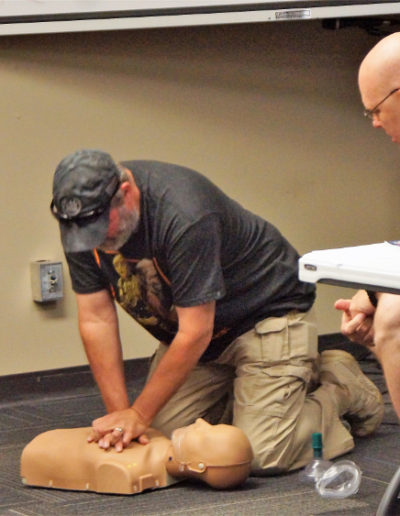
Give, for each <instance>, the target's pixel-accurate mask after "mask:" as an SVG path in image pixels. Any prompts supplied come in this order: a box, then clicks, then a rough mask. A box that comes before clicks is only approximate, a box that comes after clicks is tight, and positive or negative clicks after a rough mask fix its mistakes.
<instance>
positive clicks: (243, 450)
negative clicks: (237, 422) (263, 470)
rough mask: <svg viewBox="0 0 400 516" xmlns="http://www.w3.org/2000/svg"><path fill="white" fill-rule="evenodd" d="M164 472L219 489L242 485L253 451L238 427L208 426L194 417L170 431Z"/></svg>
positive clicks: (202, 420)
mask: <svg viewBox="0 0 400 516" xmlns="http://www.w3.org/2000/svg"><path fill="white" fill-rule="evenodd" d="M172 450H173V451H172V456H171V457H170V458H169V462H168V464H167V469H168V472H169V473H170V474H171V475H173V476H176V477H189V478H197V479H199V480H201V481H203V482H206V483H207V484H209V485H210V486H212V487H215V488H219V489H223V488H226V487H235V486H237V485H239V484H242V483H243V482H244V481H245V480H246V478H247V477H248V475H249V473H250V469H251V461H252V459H253V452H252V449H251V446H250V442H249V440H248V439H247V437H246V435H245V434H244V433H243V431H242V430H240V428H236V427H234V426H231V425H223V424H219V425H210V424H209V423H207V422H206V421H204V419H197V420H196V422H195V423H193V424H192V425H189V426H186V427H183V428H178V429H177V430H175V431H174V432H173V434H172Z"/></svg>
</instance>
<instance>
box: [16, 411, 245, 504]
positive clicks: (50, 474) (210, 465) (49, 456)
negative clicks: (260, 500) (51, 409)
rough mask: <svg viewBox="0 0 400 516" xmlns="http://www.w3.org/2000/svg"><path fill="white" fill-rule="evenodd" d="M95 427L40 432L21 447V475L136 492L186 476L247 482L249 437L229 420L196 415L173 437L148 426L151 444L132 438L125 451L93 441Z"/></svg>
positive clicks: (221, 484) (36, 482)
mask: <svg viewBox="0 0 400 516" xmlns="http://www.w3.org/2000/svg"><path fill="white" fill-rule="evenodd" d="M90 431H91V429H90V428H89V427H84V428H70V429H58V430H50V431H48V432H44V433H42V434H39V435H38V436H37V437H35V438H34V439H33V440H32V441H31V442H30V443H29V444H28V445H27V446H26V447H25V448H24V450H23V452H22V456H21V477H22V481H23V482H24V483H25V484H27V485H32V486H40V487H53V488H59V489H73V490H79V491H96V492H99V493H115V494H135V493H140V492H142V491H144V490H145V489H157V488H161V487H166V486H169V485H171V484H174V483H176V482H178V481H179V480H183V479H186V478H194V479H199V480H201V481H203V482H206V483H207V484H208V485H210V486H212V487H214V488H217V489H223V488H230V487H235V486H238V485H240V484H242V483H243V482H244V481H245V480H246V478H247V477H248V475H249V473H250V464H251V460H252V458H253V454H252V451H251V446H250V443H249V441H248V439H247V437H246V436H245V434H244V433H243V432H242V431H241V430H240V429H239V428H236V427H233V426H230V425H222V424H221V425H210V424H209V423H207V422H205V421H204V420H203V419H197V421H196V422H195V423H194V424H192V425H190V426H187V427H183V428H179V429H177V430H175V431H174V432H173V434H172V439H171V440H170V439H168V438H167V437H165V436H164V435H163V434H161V433H160V432H158V431H157V430H154V429H151V428H149V429H148V430H147V432H146V435H147V436H148V438H149V440H150V442H149V444H140V443H138V442H136V441H133V442H131V443H130V445H129V446H128V447H127V448H125V449H124V451H123V452H120V453H118V452H116V451H115V450H114V449H113V448H110V449H108V450H104V449H102V448H100V447H99V446H98V445H97V443H95V442H92V443H88V442H87V437H88V435H89V434H90Z"/></svg>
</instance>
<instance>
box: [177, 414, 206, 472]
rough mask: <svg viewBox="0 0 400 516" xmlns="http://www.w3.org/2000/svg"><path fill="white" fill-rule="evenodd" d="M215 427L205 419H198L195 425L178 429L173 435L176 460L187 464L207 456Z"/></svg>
mask: <svg viewBox="0 0 400 516" xmlns="http://www.w3.org/2000/svg"><path fill="white" fill-rule="evenodd" d="M213 429H215V427H213V426H212V425H210V424H209V423H207V422H206V421H204V419H197V420H196V422H195V423H193V424H192V425H189V426H185V427H183V428H178V429H176V430H174V432H173V433H172V438H171V439H172V446H173V448H174V451H175V459H176V460H177V461H178V462H180V463H182V464H187V463H190V462H192V461H193V460H195V459H200V458H201V457H203V456H204V455H205V452H206V450H207V444H208V443H209V442H210V440H212V436H211V435H210V434H212V433H213Z"/></svg>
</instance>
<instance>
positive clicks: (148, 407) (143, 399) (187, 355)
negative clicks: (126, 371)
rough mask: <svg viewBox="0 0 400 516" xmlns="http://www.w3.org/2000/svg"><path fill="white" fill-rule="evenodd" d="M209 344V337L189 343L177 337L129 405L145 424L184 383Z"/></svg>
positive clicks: (148, 422)
mask: <svg viewBox="0 0 400 516" xmlns="http://www.w3.org/2000/svg"><path fill="white" fill-rule="evenodd" d="M208 344H209V338H208V337H206V338H203V339H202V340H201V341H197V342H190V341H188V340H186V339H185V338H181V337H180V335H179V333H178V334H177V336H176V337H175V339H174V341H173V342H172V343H171V345H170V348H169V349H168V351H167V352H166V353H165V355H164V356H163V357H162V359H161V361H160V363H159V364H158V366H157V368H156V369H155V371H154V373H153V375H152V377H151V378H150V379H149V381H148V382H147V384H146V385H145V387H144V388H143V390H142V392H141V394H140V395H139V396H138V397H137V398H136V400H135V402H134V404H133V405H132V407H133V408H134V409H136V410H137V411H138V412H139V414H140V415H141V417H142V418H143V420H144V421H145V422H146V423H147V424H150V423H151V421H152V419H153V418H154V416H155V415H156V414H157V413H158V411H159V410H160V409H161V408H162V407H163V406H164V405H165V404H166V403H167V401H169V399H170V398H171V396H172V395H173V394H174V393H175V392H176V391H177V390H178V389H179V387H181V385H182V384H183V383H184V382H185V380H186V378H187V376H188V375H189V373H190V372H191V371H192V370H193V368H194V367H195V365H196V364H197V362H198V359H199V358H200V356H201V355H202V353H203V351H204V350H205V349H206V348H207V346H208Z"/></svg>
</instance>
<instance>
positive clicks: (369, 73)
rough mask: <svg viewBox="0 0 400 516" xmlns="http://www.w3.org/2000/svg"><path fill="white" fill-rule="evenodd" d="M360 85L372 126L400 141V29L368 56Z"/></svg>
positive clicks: (361, 68)
mask: <svg viewBox="0 0 400 516" xmlns="http://www.w3.org/2000/svg"><path fill="white" fill-rule="evenodd" d="M358 85H359V88H360V93H361V99H362V102H363V104H364V107H365V109H366V111H367V112H369V117H370V118H371V117H372V125H373V126H374V127H375V128H377V129H378V128H382V129H384V131H385V132H386V134H387V135H388V136H390V137H391V139H392V141H393V142H395V143H398V144H400V32H396V33H394V34H391V35H390V36H387V37H386V38H383V39H382V40H380V41H379V42H378V43H377V44H376V45H375V46H374V47H373V48H372V50H370V52H369V53H368V54H367V55H366V57H365V58H364V60H363V61H362V63H361V66H360V69H359V73H358Z"/></svg>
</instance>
